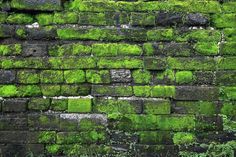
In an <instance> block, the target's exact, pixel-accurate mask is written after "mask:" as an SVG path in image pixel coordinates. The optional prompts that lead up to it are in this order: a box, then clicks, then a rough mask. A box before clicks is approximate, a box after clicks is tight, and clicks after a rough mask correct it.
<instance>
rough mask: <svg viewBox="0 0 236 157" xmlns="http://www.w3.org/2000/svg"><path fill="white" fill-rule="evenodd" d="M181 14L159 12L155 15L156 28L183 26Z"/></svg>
mask: <svg viewBox="0 0 236 157" xmlns="http://www.w3.org/2000/svg"><path fill="white" fill-rule="evenodd" d="M182 19H183V13H173V12H160V13H158V14H157V18H156V24H157V25H158V26H172V25H174V26H176V25H181V24H183V20H182Z"/></svg>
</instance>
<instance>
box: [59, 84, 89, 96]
mask: <svg viewBox="0 0 236 157" xmlns="http://www.w3.org/2000/svg"><path fill="white" fill-rule="evenodd" d="M90 90H91V86H90V85H62V86H61V95H64V96H86V95H89V94H90Z"/></svg>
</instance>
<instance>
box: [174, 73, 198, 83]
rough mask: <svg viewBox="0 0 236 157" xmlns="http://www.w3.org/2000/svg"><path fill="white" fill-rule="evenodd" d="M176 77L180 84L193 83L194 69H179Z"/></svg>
mask: <svg viewBox="0 0 236 157" xmlns="http://www.w3.org/2000/svg"><path fill="white" fill-rule="evenodd" d="M175 77H176V82H177V83H178V84H185V83H191V82H193V80H194V76H193V73H192V71H178V72H176V74H175Z"/></svg>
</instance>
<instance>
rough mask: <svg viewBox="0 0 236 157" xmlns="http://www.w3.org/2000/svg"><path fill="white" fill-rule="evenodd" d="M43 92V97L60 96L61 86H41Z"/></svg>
mask: <svg viewBox="0 0 236 157" xmlns="http://www.w3.org/2000/svg"><path fill="white" fill-rule="evenodd" d="M40 87H41V91H42V95H43V96H60V94H61V86H60V85H41V86H40Z"/></svg>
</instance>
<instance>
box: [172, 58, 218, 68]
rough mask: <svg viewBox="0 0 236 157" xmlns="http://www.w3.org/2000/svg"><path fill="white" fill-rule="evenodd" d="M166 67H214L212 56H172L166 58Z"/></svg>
mask: <svg viewBox="0 0 236 157" xmlns="http://www.w3.org/2000/svg"><path fill="white" fill-rule="evenodd" d="M167 62H168V67H169V68H171V69H176V70H212V69H215V68H216V62H215V60H214V59H213V58H183V57H179V58H172V57H168V59H167Z"/></svg>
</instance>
